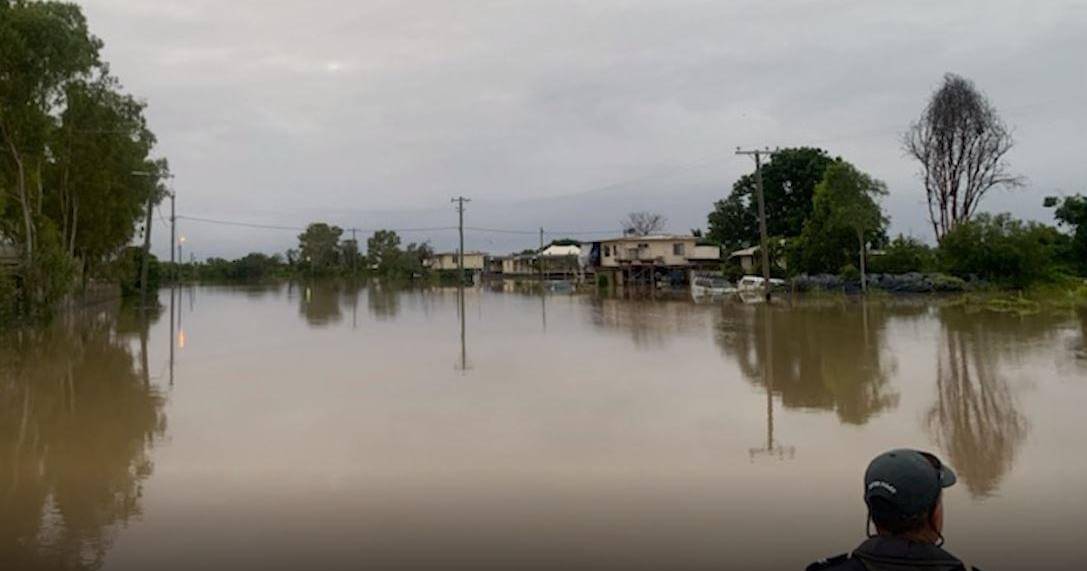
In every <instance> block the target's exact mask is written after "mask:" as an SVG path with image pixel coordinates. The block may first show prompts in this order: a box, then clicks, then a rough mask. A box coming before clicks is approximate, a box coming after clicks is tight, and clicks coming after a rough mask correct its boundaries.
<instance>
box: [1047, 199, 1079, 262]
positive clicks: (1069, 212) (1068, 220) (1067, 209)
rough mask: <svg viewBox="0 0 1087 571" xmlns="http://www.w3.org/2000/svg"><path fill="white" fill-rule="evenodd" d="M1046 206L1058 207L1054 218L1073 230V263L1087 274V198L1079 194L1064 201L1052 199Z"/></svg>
mask: <svg viewBox="0 0 1087 571" xmlns="http://www.w3.org/2000/svg"><path fill="white" fill-rule="evenodd" d="M1046 206H1056V207H1057V209H1056V211H1054V213H1053V216H1054V217H1055V218H1056V219H1057V221H1058V222H1060V224H1061V225H1063V226H1068V227H1069V228H1071V229H1072V244H1071V248H1070V257H1071V262H1072V265H1073V266H1074V267H1075V269H1076V270H1077V271H1078V272H1080V273H1081V274H1087V197H1084V196H1081V195H1078V194H1077V195H1075V196H1069V197H1067V198H1065V199H1064V200H1063V201H1058V200H1057V199H1056V198H1050V199H1047V200H1046Z"/></svg>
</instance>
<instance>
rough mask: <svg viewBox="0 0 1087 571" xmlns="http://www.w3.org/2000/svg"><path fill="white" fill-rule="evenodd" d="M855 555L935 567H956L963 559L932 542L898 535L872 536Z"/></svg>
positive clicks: (870, 558) (874, 560)
mask: <svg viewBox="0 0 1087 571" xmlns="http://www.w3.org/2000/svg"><path fill="white" fill-rule="evenodd" d="M853 556H854V557H857V558H859V559H862V560H865V561H873V562H886V563H894V562H900V561H911V562H925V566H926V567H929V566H931V567H932V568H934V569H945V568H946V569H955V568H960V567H961V566H962V561H960V560H959V559H958V558H956V557H955V556H954V555H952V554H950V553H948V552H947V551H944V550H943V549H942V548H940V547H937V546H936V545H933V544H931V543H918V542H916V541H910V540H908V539H902V538H897V537H872V538H869V539H868V540H867V541H865V542H864V543H862V544H860V546H859V547H857V549H856V550H854V552H853Z"/></svg>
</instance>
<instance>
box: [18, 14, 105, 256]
mask: <svg viewBox="0 0 1087 571" xmlns="http://www.w3.org/2000/svg"><path fill="white" fill-rule="evenodd" d="M101 45H102V44H101V42H100V41H99V40H98V38H96V37H94V36H93V35H91V33H90V31H89V30H88V28H87V22H86V19H85V18H84V17H83V13H82V10H81V9H80V8H79V7H78V6H76V5H75V4H68V3H63V2H51V1H46V2H25V1H11V0H7V1H4V2H0V79H2V80H0V143H2V147H3V148H2V151H0V152H2V155H0V156H2V159H3V162H2V166H0V169H2V170H3V171H5V173H4V176H3V178H2V180H3V182H4V183H5V187H4V188H3V189H2V192H3V193H5V194H8V193H10V194H11V195H12V196H13V197H14V200H13V201H11V202H12V203H13V204H14V208H11V209H9V210H10V211H5V212H4V213H3V215H4V216H3V218H4V220H3V222H4V228H3V231H4V233H5V234H7V235H8V236H9V237H10V238H14V239H15V240H16V241H17V242H18V243H19V244H20V245H21V246H22V248H23V251H24V255H25V257H26V263H27V264H28V265H30V264H32V263H33V262H34V249H35V248H34V247H35V243H36V240H37V225H36V224H35V217H36V215H40V213H41V208H40V206H41V203H42V200H43V195H44V185H43V170H44V167H45V164H46V162H47V160H48V155H49V153H48V152H47V150H46V148H47V140H48V138H49V133H50V130H51V128H52V126H53V125H54V124H55V117H54V116H53V115H52V113H53V111H54V110H55V109H56V108H57V107H59V106H60V105H61V104H62V103H63V96H64V92H65V86H66V85H67V84H68V83H70V82H71V81H74V80H76V79H79V78H81V77H84V76H86V75H87V74H89V73H90V71H91V70H92V68H94V67H96V66H98V65H99V60H98V52H99V49H100V48H101Z"/></svg>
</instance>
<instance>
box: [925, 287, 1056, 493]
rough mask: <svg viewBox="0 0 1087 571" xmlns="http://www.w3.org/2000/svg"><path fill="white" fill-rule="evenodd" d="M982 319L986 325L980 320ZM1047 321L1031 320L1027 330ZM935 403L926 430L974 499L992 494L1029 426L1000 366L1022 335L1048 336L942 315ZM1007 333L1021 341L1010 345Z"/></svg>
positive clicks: (994, 317) (1022, 326) (948, 311)
mask: <svg viewBox="0 0 1087 571" xmlns="http://www.w3.org/2000/svg"><path fill="white" fill-rule="evenodd" d="M982 317H984V319H983V318H982ZM1043 321H1048V320H1042V319H1038V318H1032V319H1030V320H1029V323H1030V324H1034V323H1039V322H1043ZM940 323H941V326H942V331H941V333H940V341H939V343H940V347H939V361H938V364H937V369H936V373H937V379H936V382H937V384H936V386H937V397H936V403H935V404H933V406H932V408H931V409H930V411H929V413H928V416H927V420H928V428H929V430H930V432H931V433H932V434H933V436H934V438H935V440H936V442H937V444H938V445H939V446H940V448H941V449H943V451H944V453H945V454H947V456H948V459H949V460H950V462H951V464H952V465H953V466H955V467H956V468H957V469H958V471H959V475H960V477H961V478H962V480H963V482H964V483H965V484H966V487H967V489H968V490H969V491H970V493H971V494H972V495H974V496H975V497H984V496H988V495H991V494H992V493H994V492H995V491H996V490H997V488H998V487H999V485H1000V482H1001V480H1002V479H1003V477H1004V475H1005V474H1006V473H1007V472H1008V470H1010V469H1011V466H1012V464H1013V462H1014V460H1015V455H1016V452H1017V450H1018V447H1019V445H1020V444H1021V443H1022V441H1023V438H1024V437H1025V435H1026V432H1027V423H1026V420H1025V419H1024V417H1023V415H1022V414H1020V413H1019V411H1018V409H1017V408H1016V403H1015V399H1014V398H1013V395H1012V393H1011V390H1010V389H1009V387H1008V382H1007V379H1006V378H1005V377H1004V376H1003V375H1002V374H1001V361H1002V360H1003V359H1006V358H1008V356H1009V355H1010V356H1012V357H1014V356H1015V355H1017V352H1016V351H1010V350H1009V349H1011V348H1013V347H1023V344H1022V343H1021V340H1022V339H1023V335H1024V334H1033V335H1048V334H1050V333H1051V332H1052V331H1053V329H1052V328H1050V327H1045V328H1038V327H1033V326H1031V325H1027V323H1025V322H1023V320H1020V319H1018V318H1016V317H1013V316H1006V315H999V314H991V315H986V316H978V315H971V314H969V313H967V312H965V311H963V310H961V309H959V308H945V309H943V310H941V312H940ZM1011 331H1015V334H1014V335H1015V336H1016V337H1017V338H1018V339H1019V340H1020V341H1017V342H1010V338H1008V337H1006V335H1008V334H1009V333H1010V332H1011Z"/></svg>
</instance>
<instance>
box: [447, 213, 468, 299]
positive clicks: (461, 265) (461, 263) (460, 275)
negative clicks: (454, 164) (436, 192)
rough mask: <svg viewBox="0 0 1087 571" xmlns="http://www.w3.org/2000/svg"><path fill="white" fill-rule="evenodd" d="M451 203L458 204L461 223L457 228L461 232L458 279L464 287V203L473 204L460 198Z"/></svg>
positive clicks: (458, 251)
mask: <svg viewBox="0 0 1087 571" xmlns="http://www.w3.org/2000/svg"><path fill="white" fill-rule="evenodd" d="M450 202H454V203H456V204H457V214H458V215H459V218H460V219H459V223H458V226H457V229H458V231H459V232H460V250H457V278H458V279H459V280H460V284H461V285H462V286H463V285H464V203H466V202H471V200H470V199H467V198H464V197H463V196H458V197H456V198H454V199H451V200H450Z"/></svg>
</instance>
